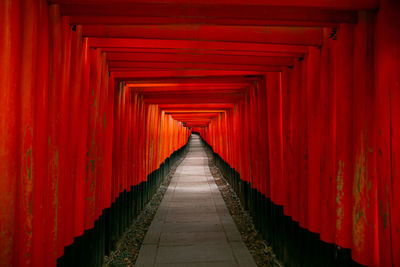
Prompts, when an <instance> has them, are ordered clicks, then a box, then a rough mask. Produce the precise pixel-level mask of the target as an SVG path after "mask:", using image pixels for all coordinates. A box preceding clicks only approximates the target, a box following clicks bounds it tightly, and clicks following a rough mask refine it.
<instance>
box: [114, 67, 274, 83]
mask: <svg viewBox="0 0 400 267" xmlns="http://www.w3.org/2000/svg"><path fill="white" fill-rule="evenodd" d="M280 70H282V68H275V67H271V68H270V70H269V72H273V71H276V72H278V71H280ZM113 75H114V77H115V78H116V79H118V80H132V79H147V78H177V77H178V78H180V77H191V78H193V77H219V76H238V77H242V76H261V75H265V72H262V71H233V70H157V71H141V70H128V71H124V70H118V71H114V72H113Z"/></svg>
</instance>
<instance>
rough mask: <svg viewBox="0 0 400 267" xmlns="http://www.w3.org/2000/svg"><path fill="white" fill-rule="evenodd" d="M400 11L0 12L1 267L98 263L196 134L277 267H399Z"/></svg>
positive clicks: (360, 0) (248, 6) (362, 2)
mask: <svg viewBox="0 0 400 267" xmlns="http://www.w3.org/2000/svg"><path fill="white" fill-rule="evenodd" d="M399 12H400V8H399V2H398V1H393V0H380V1H378V0H353V1H345V0H336V1H312V0H306V1H301V3H299V2H298V1H293V0H284V1H279V3H278V1H273V0H266V1H258V0H249V1H246V3H244V2H241V1H227V0H217V1H211V0H204V1H193V2H190V3H189V2H186V1H181V0H168V1H167V0H165V1H163V0H152V1H140V0H118V1H115V3H114V2H113V4H110V3H108V2H107V1H105V0H83V1H77V0H51V1H46V0H5V1H1V3H0V25H1V27H0V36H1V39H0V86H1V87H0V265H1V266H54V265H56V264H57V259H58V263H59V264H65V265H68V264H70V263H71V261H70V260H76V259H77V258H79V257H89V256H88V255H90V254H95V255H91V256H90V257H91V258H90V260H89V259H88V262H84V260H83V262H80V263H81V264H83V263H85V264H86V265H99V264H100V262H101V261H102V256H103V254H104V253H108V252H109V250H110V249H112V246H113V244H114V243H115V239H116V238H118V236H119V235H120V234H121V233H122V232H123V230H124V227H126V226H127V225H128V223H129V220H130V219H131V218H133V217H134V216H135V215H136V214H137V213H138V212H139V211H140V210H141V209H142V207H143V203H145V202H146V201H147V200H148V199H149V198H150V196H151V194H152V193H154V191H155V189H156V188H157V186H158V185H159V183H160V181H161V180H162V179H163V177H165V175H166V173H167V172H168V170H169V168H170V164H171V162H172V161H176V159H177V158H178V157H179V155H180V154H182V151H183V147H184V145H185V144H186V142H187V140H188V137H189V136H190V133H191V132H192V131H196V132H198V133H199V134H200V135H201V137H202V138H203V139H204V140H205V142H207V143H208V144H209V145H210V146H211V147H212V149H213V151H214V153H215V154H216V158H217V163H218V165H219V167H220V168H221V170H222V171H223V173H224V174H225V176H226V177H227V178H228V179H229V180H230V182H231V183H232V186H233V187H234V188H235V190H236V191H237V192H238V195H239V196H241V198H242V202H243V204H244V205H245V206H247V207H248V208H249V209H250V210H251V212H252V214H253V216H254V218H255V222H256V225H257V226H258V228H259V229H260V231H262V232H263V234H264V235H265V236H266V238H267V240H268V241H269V242H270V243H271V244H272V245H273V246H275V247H276V253H277V255H278V256H279V257H280V258H281V259H282V260H283V261H284V262H285V263H286V264H287V265H288V266H296V265H300V266H301V265H303V266H307V265H308V264H313V263H315V261H316V260H317V259H320V260H322V262H323V260H324V259H325V261H326V262H329V263H330V264H333V265H335V264H345V263H346V264H355V263H358V264H363V265H369V266H400V229H399V228H400V194H399V193H400V178H399V173H400V170H399V166H400V162H399V153H400V143H399V140H400V121H399V120H400V49H399V47H400V33H399V29H400V20H399V18H398V15H399ZM265 25H267V26H265ZM296 246H297V247H298V246H300V247H301V250H300V251H298V250H296V248H297V247H296ZM300 252H301V253H305V254H306V255H303V256H302V257H298V256H299V255H298V254H299V253H300ZM296 253H297V254H296ZM314 253H320V254H321V255H324V257H322V256H321V257H317V255H314ZM296 255H297V256H296ZM325 256H326V257H325ZM350 257H351V259H352V260H353V261H354V262H352V261H351V260H350ZM92 258H93V259H92ZM92 260H93V261H92ZM319 263H321V262H319ZM326 264H328V263H326Z"/></svg>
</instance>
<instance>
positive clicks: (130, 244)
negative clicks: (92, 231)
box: [103, 155, 185, 267]
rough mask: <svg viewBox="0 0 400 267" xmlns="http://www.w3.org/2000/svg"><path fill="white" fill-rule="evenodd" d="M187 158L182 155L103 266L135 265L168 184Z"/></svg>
mask: <svg viewBox="0 0 400 267" xmlns="http://www.w3.org/2000/svg"><path fill="white" fill-rule="evenodd" d="M184 158H185V155H182V157H181V159H179V160H178V161H177V163H175V165H174V166H173V167H172V168H171V170H170V172H169V174H168V175H167V177H165V179H164V181H163V182H162V184H161V185H160V187H159V188H158V190H157V192H156V193H155V194H154V196H153V197H152V199H151V200H150V201H149V203H147V204H146V206H145V207H144V209H143V210H142V212H141V213H140V214H139V215H138V216H137V217H136V218H135V219H134V220H133V222H132V224H131V225H130V226H129V227H128V229H127V230H126V231H125V232H124V234H123V235H122V237H121V238H120V240H119V241H118V243H117V245H116V249H115V250H114V251H112V252H111V253H110V255H109V256H104V264H103V267H122V266H124V267H125V266H127V267H129V266H130V267H133V266H135V262H136V260H137V258H138V256H139V250H140V247H141V246H142V243H143V240H144V237H145V235H146V233H147V230H148V229H149V227H150V224H151V222H152V220H153V218H154V215H155V214H156V212H157V209H158V206H159V205H160V203H161V200H162V199H163V197H164V193H165V191H167V188H168V185H169V183H170V182H171V179H172V177H173V176H174V174H175V171H176V168H177V167H178V166H179V164H180V163H181V162H182V160H183V159H184Z"/></svg>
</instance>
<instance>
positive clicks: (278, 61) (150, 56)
mask: <svg viewBox="0 0 400 267" xmlns="http://www.w3.org/2000/svg"><path fill="white" fill-rule="evenodd" d="M107 60H109V61H143V62H188V63H191V62H195V63H210V64H214V63H216V64H227V65H228V64H239V65H260V66H268V65H279V66H290V65H293V64H294V59H293V57H282V56H275V57H259V56H233V55H201V54H169V53H120V52H109V53H107Z"/></svg>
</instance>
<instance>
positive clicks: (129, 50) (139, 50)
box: [101, 47, 304, 58]
mask: <svg viewBox="0 0 400 267" xmlns="http://www.w3.org/2000/svg"><path fill="white" fill-rule="evenodd" d="M101 50H102V51H103V52H106V53H107V54H109V53H110V52H111V53H114V52H117V53H142V54H159V53H161V54H180V55H232V56H255V57H295V58H300V57H303V56H304V53H295V52H280V51H274V52H264V51H235V50H204V49H175V48H121V47H117V48H115V47H105V48H102V49H101Z"/></svg>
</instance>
